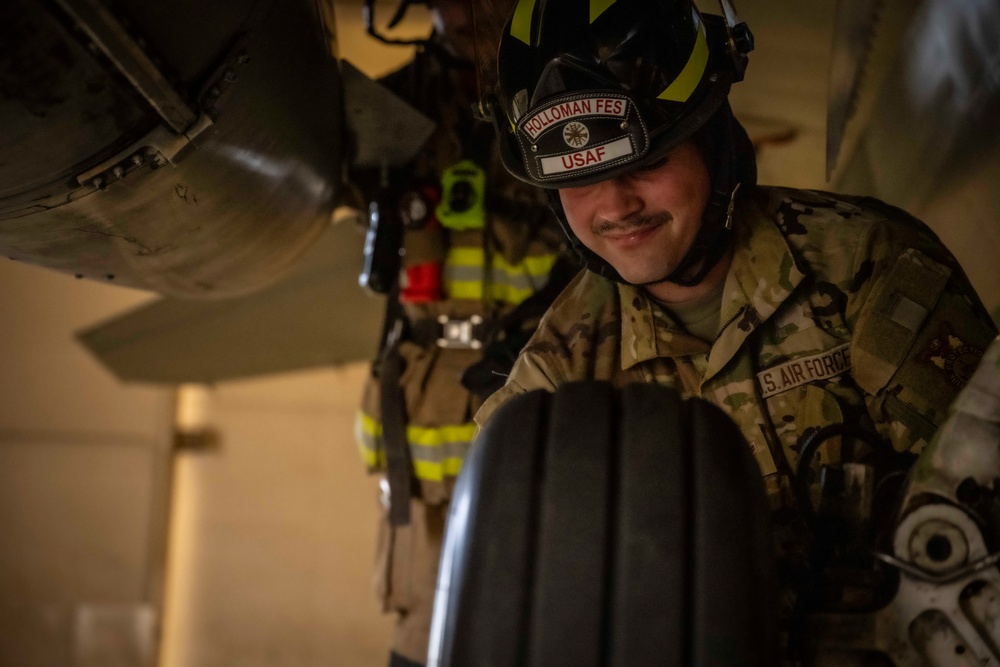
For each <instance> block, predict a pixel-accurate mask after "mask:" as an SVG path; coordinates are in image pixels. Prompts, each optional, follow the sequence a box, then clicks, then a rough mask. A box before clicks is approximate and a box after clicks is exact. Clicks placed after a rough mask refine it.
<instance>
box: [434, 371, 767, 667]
mask: <svg viewBox="0 0 1000 667" xmlns="http://www.w3.org/2000/svg"><path fill="white" fill-rule="evenodd" d="M769 521H770V517H769V511H768V505H767V501H766V498H765V496H764V489H763V483H762V482H761V479H760V471H759V469H758V468H757V464H756V462H755V460H754V458H753V456H752V455H751V453H750V450H749V447H748V446H747V444H746V441H745V440H744V439H743V438H742V436H741V434H740V432H739V430H738V429H737V427H736V426H735V424H733V422H732V421H731V420H730V419H729V418H728V417H727V416H726V415H725V413H723V412H722V411H721V410H719V409H718V408H716V407H715V406H712V405H710V404H708V403H706V402H704V401H701V400H697V399H692V400H687V401H684V400H681V399H680V397H679V396H678V395H677V394H676V393H675V392H673V391H672V390H669V389H666V388H663V387H659V386H655V385H639V384H636V385H630V386H628V387H625V388H624V389H614V388H612V387H611V386H610V385H609V384H607V383H598V382H586V383H570V384H566V385H563V386H562V387H560V388H559V390H558V391H557V392H555V393H554V394H548V393H545V392H532V393H529V394H525V395H523V396H519V397H517V398H515V399H513V400H512V401H510V402H509V403H508V404H506V405H505V406H503V407H502V408H501V409H500V410H498V411H497V413H496V414H495V415H494V417H493V419H492V420H491V422H490V424H489V425H488V426H487V428H485V429H484V430H483V432H482V433H480V435H479V437H478V438H477V440H476V444H475V446H474V447H473V450H472V453H471V455H470V457H469V458H468V459H467V460H466V462H465V465H464V467H463V472H462V474H461V476H460V479H459V482H458V486H457V488H456V491H455V497H454V499H453V501H452V507H451V514H450V516H449V525H448V529H447V536H446V541H445V549H444V557H443V559H442V565H441V575H440V579H439V596H438V599H437V601H436V607H435V619H434V627H433V628H432V634H433V635H434V637H432V646H435V644H436V648H434V649H432V660H431V663H430V664H432V665H434V664H437V665H441V666H442V667H479V666H481V665H482V666H486V665H488V666H491V667H525V666H527V667H552V666H556V665H572V666H573V667H625V666H629V667H633V666H643V667H644V666H646V665H671V666H673V665H699V666H701V665H704V666H706V667H715V666H732V667H737V666H739V667H747V666H754V665H760V666H765V665H771V664H774V649H775V645H776V637H777V635H776V622H775V604H774V603H775V600H774V593H775V590H776V586H775V581H776V578H775V573H774V562H773V558H772V556H771V538H770V524H769Z"/></svg>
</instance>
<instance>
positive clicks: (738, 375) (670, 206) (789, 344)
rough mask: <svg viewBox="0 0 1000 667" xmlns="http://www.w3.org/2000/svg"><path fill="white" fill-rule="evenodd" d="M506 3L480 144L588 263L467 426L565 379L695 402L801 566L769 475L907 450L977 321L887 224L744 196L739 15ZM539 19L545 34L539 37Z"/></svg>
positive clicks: (942, 272) (784, 477)
mask: <svg viewBox="0 0 1000 667" xmlns="http://www.w3.org/2000/svg"><path fill="white" fill-rule="evenodd" d="M528 4H529V3H526V2H522V3H520V4H519V6H518V10H520V9H521V8H522V6H524V7H527V6H528ZM518 10H515V15H514V16H515V20H514V21H513V22H511V23H510V24H508V26H509V32H508V34H507V35H505V41H504V42H503V43H502V44H501V49H500V62H501V90H502V91H503V95H502V96H501V100H500V105H501V108H502V110H503V111H504V112H505V113H506V119H505V120H506V121H507V122H508V123H509V125H510V127H511V128H513V131H512V132H509V133H506V134H503V133H502V134H501V137H508V139H507V141H509V142H510V146H511V152H516V154H518V156H519V157H520V160H519V161H514V160H511V161H509V162H507V163H506V165H507V167H508V169H510V170H511V171H512V173H514V174H516V175H518V176H519V177H520V178H522V179H524V180H527V181H530V182H535V183H536V184H538V185H540V186H542V187H546V188H551V189H553V190H558V200H559V202H560V204H561V209H560V217H561V222H562V223H563V226H564V229H565V230H566V231H567V234H568V236H569V238H570V240H571V242H573V243H574V245H575V246H576V247H577V249H578V250H579V251H580V253H581V255H582V256H583V258H584V261H585V263H586V264H587V267H588V268H589V269H590V270H589V271H584V272H582V273H581V274H580V275H578V276H577V278H576V279H575V280H574V281H573V282H572V283H571V284H570V285H569V287H567V289H566V290H565V291H564V292H563V293H562V294H561V295H560V297H559V298H558V299H557V301H556V302H555V303H554V304H553V306H552V308H551V309H550V310H549V311H548V313H546V315H545V317H544V318H543V320H542V322H541V325H540V327H539V329H538V331H537V332H536V333H535V335H534V336H533V337H532V338H531V340H530V341H529V342H528V344H527V346H526V347H525V349H524V351H523V352H522V354H521V355H520V357H519V358H518V361H517V363H516V364H515V366H514V368H513V370H512V372H511V375H510V377H509V379H508V381H507V383H506V385H505V386H504V388H503V389H501V390H500V391H498V392H497V393H495V394H494V395H493V396H492V397H491V398H490V399H489V400H488V401H487V402H486V403H485V404H484V405H483V407H482V408H481V409H480V411H479V413H478V414H477V416H476V421H477V422H478V423H479V424H480V425H482V424H484V423H485V422H486V421H487V420H488V419H489V418H490V416H491V415H492V414H493V413H494V412H495V411H496V409H497V408H498V407H499V406H500V405H502V404H503V403H504V402H505V401H507V400H509V399H510V398H511V397H512V396H514V395H516V394H519V393H522V392H526V391H531V390H535V389H547V390H553V389H555V388H556V387H557V386H558V385H560V384H562V383H565V382H571V381H576V380H606V381H610V382H612V383H613V384H615V385H617V386H621V385H624V384H627V383H630V382H651V383H658V384H662V385H666V386H669V387H673V388H676V389H677V390H678V391H679V392H680V393H681V394H682V395H683V396H685V397H692V396H693V397H700V398H703V399H706V400H708V401H710V402H712V403H714V404H716V405H718V406H719V407H720V408H722V409H723V410H725V411H726V412H727V413H728V414H729V415H730V416H731V417H732V418H733V420H734V421H735V422H736V424H737V425H738V426H739V428H740V430H741V431H742V433H743V435H744V436H745V437H746V440H747V442H748V443H749V446H750V447H751V448H752V450H753V453H754V455H755V457H756V459H757V462H758V464H759V466H760V469H761V473H762V475H763V476H764V480H765V486H766V488H767V490H768V494H769V496H770V500H771V503H772V506H773V508H774V510H775V520H776V523H777V527H778V541H779V544H778V552H777V554H778V556H779V558H782V559H787V560H786V564H791V565H795V564H797V563H800V562H801V560H802V559H803V558H804V552H805V551H806V550H807V548H808V546H807V545H806V544H804V542H803V540H802V537H803V535H802V534H801V525H796V524H800V522H799V521H798V519H797V518H796V511H797V506H799V505H801V503H802V499H801V498H797V497H796V496H795V493H794V487H793V485H792V484H791V482H790V479H791V477H792V475H793V470H795V468H796V466H797V464H798V460H799V453H800V449H801V447H802V443H803V441H804V440H805V439H806V438H808V437H809V436H810V435H811V434H815V433H816V432H817V431H818V430H819V429H821V428H822V427H825V426H829V425H835V424H847V425H850V426H851V427H852V429H853V430H854V431H856V432H857V431H861V432H864V431H867V432H871V433H873V434H877V436H875V439H877V438H881V439H883V440H884V441H887V442H888V443H891V446H892V447H893V448H894V449H895V450H896V451H899V452H904V451H913V452H916V451H919V449H920V448H922V447H923V446H924V445H925V444H927V443H928V441H929V440H930V439H931V437H932V436H933V434H934V432H935V431H936V430H937V428H938V427H939V426H940V425H941V423H942V422H943V421H944V419H945V417H946V415H947V411H948V407H949V405H950V403H951V402H952V400H953V399H954V398H955V395H956V394H957V393H958V391H959V390H960V389H961V388H962V386H964V384H965V382H966V381H967V380H968V379H969V377H970V376H971V375H972V372H973V371H974V370H975V367H976V365H977V363H978V361H979V359H980V358H981V356H982V354H983V351H984V350H985V349H986V347H987V346H988V344H989V342H990V341H991V340H992V339H993V337H994V336H995V335H996V328H995V326H994V324H993V322H992V321H991V320H990V318H989V316H988V314H987V313H986V311H985V309H984V308H983V307H982V304H981V303H980V301H979V299H978V297H977V296H976V294H975V292H974V290H973V289H972V287H971V286H970V285H969V283H968V281H967V279H966V277H965V275H964V273H963V272H962V270H961V268H960V267H959V266H958V264H957V262H956V261H955V259H954V258H953V257H952V256H951V254H950V253H949V252H948V251H947V250H946V249H945V248H944V247H943V246H942V245H941V243H940V241H939V240H938V239H937V238H936V236H935V235H934V234H933V233H932V232H931V231H930V230H929V229H927V227H926V226H924V225H923V224H922V223H921V222H919V221H918V220H915V219H914V218H912V217H911V216H909V215H907V214H906V213H905V212H903V211H901V210H899V209H895V208H893V207H891V206H888V205H886V204H884V203H882V202H879V201H877V200H874V199H871V198H860V197H848V196H842V195H835V194H829V193H822V192H811V191H803V190H793V189H784V188H776V187H758V186H757V185H756V169H755V159H754V156H753V151H752V148H750V146H749V142H748V140H747V137H746V134H745V132H744V131H743V129H742V127H740V126H739V123H738V122H737V121H736V120H735V118H734V117H733V116H732V114H731V112H730V110H729V107H728V104H726V103H725V101H724V98H725V94H727V93H728V88H729V84H730V83H732V82H733V81H738V80H740V78H741V77H742V68H743V67H745V65H746V52H747V51H748V50H749V48H752V39H746V38H745V35H746V34H748V31H746V26H745V25H744V24H734V23H733V22H732V21H728V22H724V21H723V20H722V19H720V18H719V17H709V16H702V15H700V14H699V13H698V12H697V10H696V9H695V8H694V7H693V6H692V5H690V4H688V3H683V2H680V3H678V2H657V1H654V0H650V1H648V2H640V1H638V0H633V1H626V0H618V1H617V2H614V3H611V4H609V5H608V7H606V8H603V9H602V10H601V12H597V14H596V15H595V12H594V8H593V5H591V6H590V7H589V9H588V7H587V5H586V3H580V2H578V1H575V0H547V2H544V3H543V5H542V6H541V7H538V6H534V9H533V11H532V12H531V13H530V14H529V13H528V11H527V9H526V10H525V12H524V13H523V15H521V16H520V18H521V21H520V22H519V21H518V20H517V17H518V16H519V14H518ZM588 12H589V13H588ZM691 16H694V19H691ZM547 17H548V18H547ZM555 17H558V21H559V22H560V25H559V30H553V31H551V32H545V28H546V25H552V24H551V23H549V24H547V23H546V21H547V20H553V21H554V20H556V19H555ZM539 26H540V27H539ZM664 26H669V29H670V30H671V31H672V32H671V33H669V34H663V33H662V31H664V30H665V28H664ZM539 30H540V31H541V32H538V31H539ZM658 31H661V32H659V33H658ZM660 43H666V44H669V48H668V47H664V48H663V50H662V51H660V50H658V49H657V46H656V45H657V44H660ZM741 45H742V46H741ZM748 47H749V48H748ZM741 49H742V50H741ZM637 51H638V53H637ZM567 54H570V55H567ZM606 63H607V64H606ZM616 85H617V86H620V88H616ZM720 99H721V100H722V101H721V102H720ZM619 101H620V102H621V104H619ZM692 118H697V119H701V120H700V121H697V122H696V121H693V120H692ZM706 119H707V120H706ZM501 125H502V124H501ZM561 140H562V141H561ZM851 440H853V438H848V437H846V435H845V437H844V438H843V441H842V440H841V437H831V438H828V439H825V440H824V441H823V444H822V445H821V447H820V448H819V450H818V451H817V453H816V455H815V457H814V458H813V459H812V461H811V463H812V465H813V468H814V469H817V468H818V466H820V465H821V464H831V463H833V464H836V463H838V462H840V461H841V460H850V459H853V458H854V457H855V456H862V455H864V454H865V450H864V447H861V448H859V449H855V447H854V445H855V444H856V443H853V442H851ZM869 451H870V450H869ZM852 452H853V454H852ZM813 492H814V493H815V490H814V491H813ZM798 509H801V507H798ZM783 574H784V575H785V576H790V577H792V578H794V576H795V574H794V572H791V571H789V570H788V569H784V570H783ZM789 583H792V582H789ZM793 589H794V586H791V587H789V588H786V592H787V595H785V596H784V603H785V608H784V609H783V612H784V615H785V617H786V618H787V615H788V613H789V612H790V611H791V604H792V601H793V598H794V595H793V594H792V591H793Z"/></svg>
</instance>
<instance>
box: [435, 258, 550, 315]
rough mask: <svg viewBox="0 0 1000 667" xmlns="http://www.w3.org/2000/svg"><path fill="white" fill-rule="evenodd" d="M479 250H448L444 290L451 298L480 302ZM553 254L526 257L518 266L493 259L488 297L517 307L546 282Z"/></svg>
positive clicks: (481, 281) (481, 284)
mask: <svg viewBox="0 0 1000 667" xmlns="http://www.w3.org/2000/svg"><path fill="white" fill-rule="evenodd" d="M484 259H485V256H484V254H483V249H482V248H468V247H466V248H462V247H458V248H451V249H450V250H449V251H448V257H447V260H446V262H445V290H446V291H447V293H448V297H449V298H452V299H472V300H476V301H478V300H481V299H482V298H483V296H484V295H483V269H484V265H485V261H484ZM555 261H556V256H555V255H554V254H547V255H535V256H531V257H525V258H524V259H523V260H522V261H521V263H519V264H516V265H513V264H508V263H507V262H506V261H505V260H504V259H503V257H500V256H494V257H493V258H492V264H491V267H490V269H491V271H490V276H489V281H490V294H489V296H490V298H491V299H493V300H494V301H502V302H504V303H509V304H512V305H517V304H519V303H521V302H522V301H524V300H525V299H527V298H528V297H529V296H531V295H532V294H533V293H535V292H536V291H538V290H539V289H540V288H541V287H542V285H544V284H545V281H546V280H547V279H548V275H549V272H550V271H551V270H552V265H553V264H554V263H555Z"/></svg>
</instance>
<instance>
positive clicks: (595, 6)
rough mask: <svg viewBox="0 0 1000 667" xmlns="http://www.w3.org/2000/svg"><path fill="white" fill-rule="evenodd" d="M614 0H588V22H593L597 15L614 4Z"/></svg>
mask: <svg viewBox="0 0 1000 667" xmlns="http://www.w3.org/2000/svg"><path fill="white" fill-rule="evenodd" d="M615 1H616V0H590V22H591V23H593V22H594V21H596V20H597V17H598V16H600V15H601V14H603V13H604V12H605V11H607V9H608V7H610V6H611V5H613V4H615Z"/></svg>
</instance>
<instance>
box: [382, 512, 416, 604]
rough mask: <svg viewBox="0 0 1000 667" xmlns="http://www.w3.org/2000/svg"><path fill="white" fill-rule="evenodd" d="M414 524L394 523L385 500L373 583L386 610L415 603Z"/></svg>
mask: <svg viewBox="0 0 1000 667" xmlns="http://www.w3.org/2000/svg"><path fill="white" fill-rule="evenodd" d="M411 518H412V512H411ZM412 526H413V524H412V522H411V523H410V524H408V525H406V526H393V525H391V524H390V523H389V512H388V510H387V509H386V506H385V504H383V507H382V514H381V516H380V517H379V524H378V535H377V538H376V543H375V568H374V573H373V581H372V584H373V586H374V588H375V595H376V596H377V597H378V600H379V602H380V603H381V604H382V611H383V612H384V613H387V612H402V613H405V612H406V611H408V610H409V609H410V607H411V605H412V597H413V594H412V584H411V579H412V577H411V575H410V568H411V567H412V564H413V560H412V558H410V557H409V554H410V551H411V550H412V548H411V544H412Z"/></svg>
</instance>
